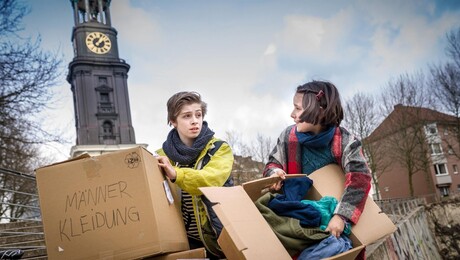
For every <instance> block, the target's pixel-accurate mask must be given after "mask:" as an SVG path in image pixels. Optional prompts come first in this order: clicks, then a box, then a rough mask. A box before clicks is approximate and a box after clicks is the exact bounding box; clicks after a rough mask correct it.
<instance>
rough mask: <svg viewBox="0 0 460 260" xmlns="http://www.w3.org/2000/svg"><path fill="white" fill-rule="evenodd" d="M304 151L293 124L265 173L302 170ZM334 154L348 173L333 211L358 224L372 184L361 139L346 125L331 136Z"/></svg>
mask: <svg viewBox="0 0 460 260" xmlns="http://www.w3.org/2000/svg"><path fill="white" fill-rule="evenodd" d="M301 151H302V150H301V145H300V144H299V142H298V139H297V136H296V134H295V125H291V126H289V127H287V128H286V129H285V130H284V131H283V132H282V133H281V135H280V136H279V137H278V141H277V144H276V146H275V148H274V149H273V151H272V152H271V153H270V155H269V158H268V162H267V164H266V166H265V170H264V173H263V176H264V177H268V176H271V175H272V174H273V173H274V172H275V170H276V169H282V170H284V172H286V173H287V174H294V173H301V171H302V161H301V158H302V155H301ZM332 155H333V156H334V158H335V161H336V162H337V164H338V165H340V166H341V167H342V169H343V172H344V173H345V190H344V193H343V195H342V198H341V199H340V201H339V204H338V205H337V207H336V209H335V212H334V214H339V215H342V216H344V217H346V218H347V219H349V220H350V221H351V222H352V223H354V224H356V223H357V222H358V219H359V217H360V216H361V213H362V211H363V209H364V205H365V203H366V199H367V195H368V193H369V190H370V187H371V184H370V182H371V174H370V169H369V168H368V166H367V163H366V159H365V158H364V155H363V153H362V146H361V141H359V140H358V139H357V138H355V137H354V136H353V135H351V134H350V133H349V132H348V131H347V130H346V129H345V128H343V127H337V128H336V131H335V133H334V137H333V138H332Z"/></svg>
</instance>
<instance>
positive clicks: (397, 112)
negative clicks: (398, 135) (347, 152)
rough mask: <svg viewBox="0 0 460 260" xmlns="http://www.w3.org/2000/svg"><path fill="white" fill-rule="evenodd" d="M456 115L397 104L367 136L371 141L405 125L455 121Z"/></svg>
mask: <svg viewBox="0 0 460 260" xmlns="http://www.w3.org/2000/svg"><path fill="white" fill-rule="evenodd" d="M456 121H457V118H456V117H455V116H451V115H447V114H444V113H441V112H438V111H436V110H432V109H429V108H424V107H411V106H403V105H401V104H397V105H395V106H394V109H393V111H392V112H391V113H390V114H389V115H388V116H387V117H386V118H385V119H384V120H383V122H382V123H381V124H380V125H379V126H378V127H377V128H376V129H375V130H374V131H373V132H372V133H371V134H370V135H369V136H368V137H367V138H366V140H367V141H368V142H370V143H372V142H374V141H377V140H379V139H381V138H383V137H384V136H387V135H389V134H392V133H395V132H397V131H399V130H401V129H403V128H405V127H408V126H414V125H417V124H428V123H434V122H437V123H453V122H456Z"/></svg>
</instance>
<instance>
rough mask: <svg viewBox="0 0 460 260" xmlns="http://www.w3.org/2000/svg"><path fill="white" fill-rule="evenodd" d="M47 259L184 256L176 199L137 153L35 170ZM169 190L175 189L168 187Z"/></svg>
mask: <svg viewBox="0 0 460 260" xmlns="http://www.w3.org/2000/svg"><path fill="white" fill-rule="evenodd" d="M36 179H37V186H38V193H39V198H40V208H41V213H42V221H43V228H44V233H45V242H46V246H47V253H48V258H49V259H101V258H108V259H133V258H141V257H145V256H149V255H158V254H163V253H168V252H177V251H184V250H188V249H189V246H188V241H187V237H186V233H185V228H184V223H183V220H182V215H181V213H180V209H179V206H178V198H177V197H176V198H175V192H172V193H171V195H172V198H175V200H174V201H175V202H172V203H170V200H168V198H167V196H166V192H165V187H164V185H165V182H166V183H168V182H167V181H165V178H164V176H163V174H162V173H161V172H160V170H159V168H158V164H157V159H156V158H154V157H153V156H152V154H151V153H149V152H148V151H147V150H145V149H144V148H142V147H136V148H132V149H125V150H120V151H117V152H112V153H107V154H103V155H99V156H94V157H90V156H88V155H82V156H80V157H78V158H75V159H72V160H68V161H64V162H62V163H57V164H53V165H50V166H46V167H43V168H39V169H37V170H36ZM170 187H171V188H174V185H170Z"/></svg>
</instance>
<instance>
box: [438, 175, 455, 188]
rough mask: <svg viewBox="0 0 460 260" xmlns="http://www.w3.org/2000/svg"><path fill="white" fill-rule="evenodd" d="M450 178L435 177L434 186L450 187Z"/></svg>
mask: <svg viewBox="0 0 460 260" xmlns="http://www.w3.org/2000/svg"><path fill="white" fill-rule="evenodd" d="M451 183H452V177H451V176H450V175H449V174H444V175H436V186H438V187H439V186H450V184H451Z"/></svg>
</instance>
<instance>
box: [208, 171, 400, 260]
mask: <svg viewBox="0 0 460 260" xmlns="http://www.w3.org/2000/svg"><path fill="white" fill-rule="evenodd" d="M288 177H289V178H302V177H305V175H303V174H302V175H301V174H296V175H288ZM308 177H309V178H310V179H312V180H313V186H312V187H311V188H310V190H309V192H308V194H307V197H306V198H305V199H309V200H319V199H320V198H322V197H323V196H334V197H335V198H337V199H340V197H341V195H342V192H343V188H344V183H345V175H344V174H343V172H342V170H341V168H340V167H339V166H338V165H335V164H331V165H327V166H325V167H323V168H321V169H319V170H317V171H315V172H313V173H312V174H310V175H309V176H308ZM277 180H279V178H277V177H273V178H262V179H258V180H254V181H250V182H247V183H244V184H243V185H242V186H235V187H205V188H200V190H201V191H202V192H203V194H204V195H205V196H206V197H207V198H208V199H209V200H210V201H212V202H214V203H217V204H216V205H214V210H215V212H216V214H217V216H218V217H219V219H220V220H221V222H222V224H223V225H224V229H223V230H222V233H221V235H220V237H219V239H218V242H219V245H220V246H221V248H222V250H223V251H224V253H225V256H226V257H227V258H228V259H229V260H233V259H248V260H249V259H250V260H252V259H254V260H255V259H292V257H291V256H290V255H289V254H288V252H287V251H286V250H285V248H284V246H283V245H282V244H281V242H280V241H279V239H278V238H277V237H276V235H275V233H273V231H272V229H271V228H270V226H269V225H268V223H267V222H266V221H265V219H264V218H263V217H262V215H261V214H260V212H259V210H258V209H257V208H256V206H255V205H254V203H253V202H254V201H256V200H257V199H258V198H259V197H260V196H261V195H263V194H264V193H265V192H267V191H268V189H267V187H269V186H270V185H271V184H273V183H274V182H276V181H277ZM395 231H396V226H395V225H394V224H393V222H392V221H391V220H390V219H389V218H388V216H387V215H386V214H385V213H383V212H381V210H380V208H379V207H378V206H377V204H375V202H374V201H373V200H372V199H371V198H370V197H369V198H368V199H367V201H366V206H365V208H364V211H363V213H362V215H361V217H360V219H359V221H358V223H357V224H356V225H353V226H352V230H351V235H350V239H351V240H352V242H353V249H351V250H349V251H347V252H345V253H342V254H339V255H336V256H334V257H331V258H328V259H340V260H344V259H347V260H348V259H355V258H356V256H358V254H359V253H360V252H361V251H362V250H363V249H364V248H365V247H366V245H368V244H371V243H373V242H375V241H377V240H378V239H380V238H383V237H385V236H386V235H389V234H391V233H393V232H395Z"/></svg>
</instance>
